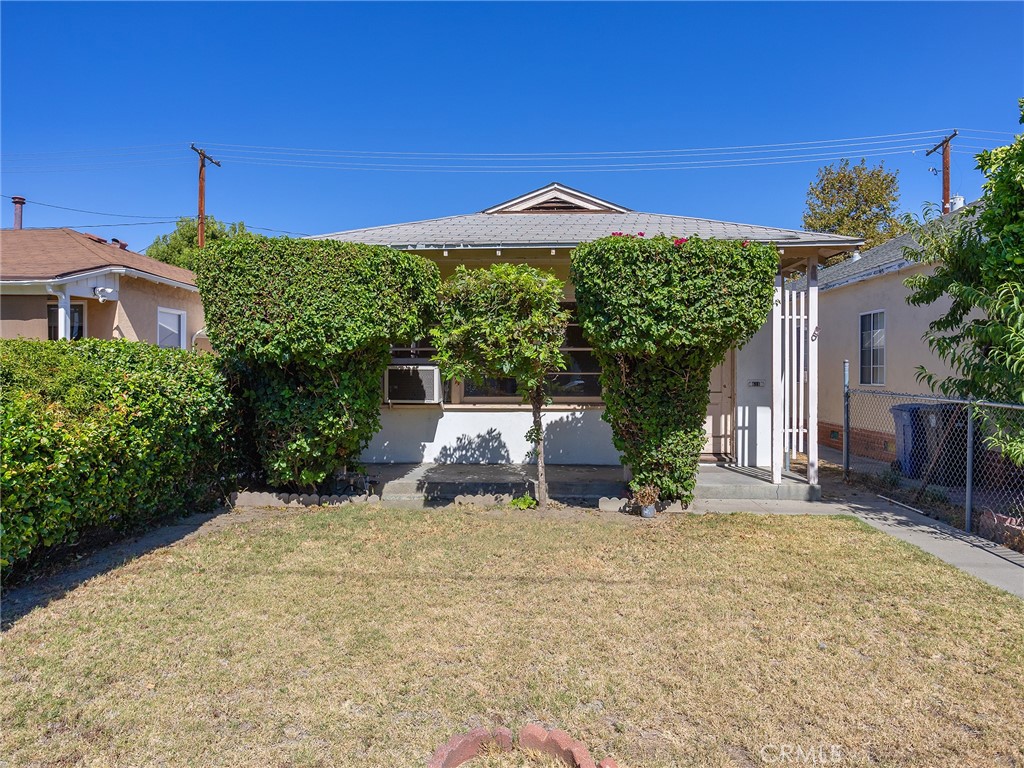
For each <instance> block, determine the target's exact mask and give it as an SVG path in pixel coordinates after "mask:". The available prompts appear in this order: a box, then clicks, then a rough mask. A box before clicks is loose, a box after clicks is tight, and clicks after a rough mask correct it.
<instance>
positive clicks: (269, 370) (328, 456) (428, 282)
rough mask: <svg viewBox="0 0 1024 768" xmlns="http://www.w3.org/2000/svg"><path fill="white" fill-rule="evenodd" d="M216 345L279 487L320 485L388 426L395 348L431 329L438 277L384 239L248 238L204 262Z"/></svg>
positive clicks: (200, 264) (202, 275) (219, 248)
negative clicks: (386, 382)
mask: <svg viewBox="0 0 1024 768" xmlns="http://www.w3.org/2000/svg"><path fill="white" fill-rule="evenodd" d="M196 272H197V276H198V285H199V290H200V293H201V295H202V297H203V307H204V309H205V312H206V323H207V330H208V333H209V336H210V341H211V343H212V344H213V347H214V349H216V350H217V351H218V352H219V353H220V354H221V355H222V356H223V357H224V359H225V364H226V365H227V366H228V367H229V369H230V370H231V371H232V372H233V374H234V375H235V376H236V377H237V380H238V382H239V384H240V387H241V389H242V391H243V395H244V399H245V401H246V402H247V403H248V405H249V406H250V408H251V409H252V413H253V415H254V427H255V429H254V432H255V442H256V448H257V451H258V453H259V456H260V459H261V462H262V465H263V469H264V470H265V472H266V476H267V480H268V482H269V483H271V484H272V485H276V486H295V487H310V486H313V485H315V484H317V483H319V482H321V481H323V480H324V479H325V478H327V477H328V475H330V474H331V473H332V472H334V471H335V470H336V469H337V468H338V467H340V466H342V465H344V464H346V463H350V462H353V461H355V460H356V459H357V457H358V455H359V453H360V452H361V451H362V450H363V448H365V447H366V445H367V443H369V441H370V439H371V438H372V437H373V435H374V434H375V433H376V432H377V430H378V429H380V403H381V377H382V376H383V374H384V370H385V368H386V367H387V364H388V362H389V360H390V348H391V346H392V344H394V343H396V342H399V341H407V340H412V339H415V338H416V337H417V336H419V335H421V334H422V333H423V328H424V327H425V321H426V320H428V319H429V316H430V312H431V310H432V307H433V303H434V298H435V294H436V291H437V285H438V282H439V274H438V270H437V266H436V265H435V264H433V263H432V262H430V261H428V260H426V259H424V258H422V257H421V256H417V255H416V254H412V253H403V252H400V251H395V250H392V249H390V248H385V247H383V246H370V245H361V244H356V243H341V242H337V241H334V240H292V239H289V238H266V237H259V236H255V235H243V236H239V237H236V238H232V239H231V240H222V241H219V242H217V243H214V244H213V245H212V246H210V247H207V248H205V249H204V250H203V251H202V252H201V253H200V254H199V255H198V256H197V257H196Z"/></svg>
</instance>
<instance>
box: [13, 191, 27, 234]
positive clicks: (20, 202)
mask: <svg viewBox="0 0 1024 768" xmlns="http://www.w3.org/2000/svg"><path fill="white" fill-rule="evenodd" d="M11 202H12V203H14V228H15V229H21V210H22V208H24V207H25V198H24V197H22V196H21V195H15V196H14V197H12V198H11Z"/></svg>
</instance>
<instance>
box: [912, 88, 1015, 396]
mask: <svg viewBox="0 0 1024 768" xmlns="http://www.w3.org/2000/svg"><path fill="white" fill-rule="evenodd" d="M1020 109H1021V122H1022V123H1024V99H1022V100H1021V102H1020ZM977 159H978V168H979V170H981V172H982V173H984V174H985V177H986V182H985V184H984V186H983V190H984V192H983V194H982V197H981V200H979V201H978V204H977V205H973V206H968V207H967V208H965V209H962V210H961V211H958V212H957V213H956V214H954V215H953V216H951V217H946V218H943V219H939V218H938V214H937V211H935V210H934V209H932V210H929V211H926V213H925V217H924V220H923V221H915V220H914V219H912V218H910V217H908V219H907V225H908V226H912V227H914V238H915V240H916V245H915V246H910V247H907V248H905V249H904V253H905V255H906V256H907V257H908V258H911V259H914V260H916V261H920V262H923V263H926V264H931V265H933V267H934V269H933V270H932V272H931V273H930V274H926V275H916V276H914V277H911V278H908V279H907V285H908V286H909V287H910V288H912V289H913V293H912V294H911V295H910V297H909V298H908V301H909V302H910V303H911V304H914V305H918V306H922V305H927V304H931V303H933V302H935V301H937V300H939V299H940V298H942V297H948V298H949V299H950V300H951V304H950V307H949V309H948V310H947V311H946V312H945V313H944V314H943V315H942V316H941V317H939V318H938V319H937V320H935V321H933V322H932V323H931V324H930V326H929V330H928V333H927V335H926V337H925V338H926V339H927V341H928V345H929V346H930V347H931V348H932V350H934V351H935V352H936V353H937V354H938V355H939V356H940V357H941V358H942V359H944V360H945V361H946V362H947V363H949V364H950V366H951V367H952V368H953V370H954V371H955V372H956V374H955V375H954V376H951V377H948V378H945V379H939V378H937V377H936V376H934V375H933V374H930V373H928V372H927V371H926V370H924V369H921V370H920V372H919V373H920V377H921V378H922V379H924V380H926V381H928V382H929V383H931V384H932V386H933V387H935V388H937V389H938V390H940V391H941V392H944V393H946V394H949V395H959V396H964V397H975V398H987V399H992V400H1003V401H1010V402H1024V305H1022V302H1024V134H1020V135H1018V136H1017V137H1016V140H1015V141H1014V142H1013V143H1012V144H1010V145H1009V146H1005V147H1000V148H998V149H994V150H990V151H985V152H982V153H980V154H979V155H978V156H977Z"/></svg>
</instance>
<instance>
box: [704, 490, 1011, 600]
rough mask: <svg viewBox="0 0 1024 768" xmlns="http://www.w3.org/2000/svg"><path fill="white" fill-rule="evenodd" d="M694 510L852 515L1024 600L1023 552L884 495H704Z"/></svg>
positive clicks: (706, 511) (707, 511) (709, 512)
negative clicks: (783, 497)
mask: <svg viewBox="0 0 1024 768" xmlns="http://www.w3.org/2000/svg"><path fill="white" fill-rule="evenodd" d="M690 511H691V512H697V513H704V514H713V513H728V512H739V511H744V512H753V513H755V514H775V515H852V516H853V517H856V518H857V519H858V520H863V521H864V522H865V523H867V524H868V525H870V526H871V527H872V528H877V529H878V530H879V531H882V532H883V533H887V534H889V535H890V536H895V537H896V538H897V539H900V540H901V541H905V542H907V543H908V544H913V545H914V546H915V547H919V548H920V549H923V550H924V551H925V552H927V553H929V554H931V555H934V556H935V557H937V558H939V559H940V560H943V561H945V562H947V563H949V564H950V565H952V566H954V567H955V568H959V569H960V570H961V571H964V572H965V573H969V574H971V575H972V576H976V577H977V578H979V579H981V580H982V581H985V582H988V583H989V584H991V585H992V586H994V587H999V588H1000V589H1005V590H1006V591H1007V592H1009V593H1011V594H1013V595H1016V596H1017V597H1019V598H1021V599H1022V600H1024V555H1022V554H1020V553H1018V552H1014V551H1013V550H1012V549H1008V548H1007V547H1003V546H1000V545H999V544H996V543H994V542H991V541H989V540H988V539H983V538H981V537H980V536H975V535H973V534H969V533H964V532H963V531H960V530H957V529H956V528H953V527H951V526H948V525H946V524H945V523H940V522H939V521H938V520H933V519H932V518H930V517H925V516H924V515H920V514H918V513H917V512H912V511H911V510H909V509H904V508H903V507H900V506H898V505H896V504H890V503H889V502H887V501H885V500H883V499H878V498H867V497H864V496H862V497H860V498H858V499H856V500H852V501H849V500H847V501H830V502H820V501H819V502H808V501H749V500H748V501H742V502H736V501H719V500H717V499H704V500H697V501H694V503H693V504H692V505H691V507H690Z"/></svg>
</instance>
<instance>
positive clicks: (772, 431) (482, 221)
mask: <svg viewBox="0 0 1024 768" xmlns="http://www.w3.org/2000/svg"><path fill="white" fill-rule="evenodd" d="M615 232H624V233H628V234H634V235H635V234H637V233H643V234H644V235H646V236H654V235H657V234H665V235H670V236H676V237H683V236H686V237H689V236H700V237H704V238H719V239H734V240H741V241H742V240H751V241H759V242H770V243H774V244H775V245H776V246H777V247H778V249H779V271H778V275H777V277H776V281H775V295H776V301H775V307H774V311H773V313H772V315H771V316H770V317H769V319H768V321H767V322H766V323H765V325H764V327H763V328H761V330H759V331H758V333H757V334H756V335H755V336H754V337H753V338H752V339H751V340H750V342H749V343H747V344H746V345H745V346H744V347H743V348H742V349H736V350H733V351H732V352H731V353H730V354H729V355H728V356H727V358H726V360H725V362H724V363H723V364H722V365H721V366H720V367H719V368H718V369H717V370H716V371H715V372H714V375H713V376H712V382H711V404H710V406H709V409H708V414H707V420H706V424H707V444H706V448H705V452H706V454H709V455H710V456H714V457H715V458H716V459H718V460H720V461H725V462H728V463H732V464H735V465H739V466H744V467H761V468H764V469H766V470H770V475H767V476H768V477H769V479H770V481H771V482H773V483H775V484H780V483H781V482H782V471H783V464H784V456H785V454H786V452H787V447H791V448H793V449H797V450H801V451H804V452H806V453H808V456H809V462H808V481H809V482H810V483H811V484H815V483H816V482H817V455H816V454H817V444H816V441H814V440H809V439H808V438H809V436H810V433H811V430H809V429H808V425H812V424H817V422H818V414H817V381H816V373H817V362H816V361H817V358H816V356H817V351H818V346H819V345H818V343H817V337H816V336H814V335H811V336H809V337H808V341H807V342H806V343H802V342H801V343H796V344H794V343H793V342H792V340H796V339H804V338H805V334H804V333H803V332H802V329H806V328H807V327H811V328H813V327H815V326H816V325H817V322H818V321H817V313H818V303H817V293H818V289H817V282H816V275H817V268H818V264H819V263H820V262H822V261H824V260H826V259H828V258H830V257H832V256H834V255H836V254H839V253H844V252H848V251H852V250H853V249H854V248H856V247H857V246H859V245H860V244H861V241H860V240H858V239H856V238H849V237H843V236H839V235H830V234H821V233H815V232H803V231H799V230H789V229H781V228H777V227H765V226H757V225H751V224H736V223H732V222H722V221H713V220H710V219H699V218H693V217H688V216H675V215H666V214H655V213H642V212H639V211H633V210H630V209H629V208H626V207H625V206H622V205H619V204H617V203H612V202H610V201H608V200H602V199H600V198H597V197H595V196H593V195H590V194H587V193H585V192H581V191H580V190H576V189H572V188H570V187H567V186H565V185H562V184H557V183H555V184H549V185H548V186H546V187H542V188H541V189H537V190H533V191H531V192H527V193H526V194H523V195H520V196H519V197H516V198H514V199H512V200H508V201H506V202H503V203H499V204H497V205H494V206H491V207H489V208H486V209H485V210H482V211H479V212H477V213H469V214H462V215H456V216H449V217H445V218H440V219H431V220H428V221H417V222H409V223H404V224H393V225H388V226H380V227H370V228H367V229H357V230H349V231H343V232H335V233H331V234H326V235H321V236H319V238H321V239H334V240H342V241H350V242H360V243H368V244H375V245H387V246H390V247H392V248H396V249H399V250H408V251H412V252H415V253H418V254H420V255H422V256H424V257H426V258H428V259H431V260H433V261H434V262H436V263H437V264H438V266H439V267H440V271H441V275H442V277H447V276H448V275H450V274H452V272H453V271H454V270H455V268H456V267H457V266H458V265H466V266H468V267H485V266H488V265H490V264H492V263H495V262H510V263H528V264H531V265H533V266H536V267H539V268H542V269H545V270H548V271H551V272H554V273H555V275H557V276H558V277H559V278H560V279H561V280H563V281H565V282H566V292H565V304H566V307H567V308H568V309H570V310H575V293H574V289H573V286H572V285H571V284H569V283H568V278H569V263H570V255H571V253H572V250H573V248H574V247H575V246H576V245H578V244H579V243H581V242H588V241H592V240H596V239H598V238H601V237H606V236H608V235H611V234H613V233H615ZM793 273H801V274H805V273H806V274H808V275H809V276H810V278H811V280H810V284H809V285H808V286H807V287H806V288H805V289H804V290H802V291H800V292H796V291H793V290H791V288H790V287H787V285H788V283H787V280H786V277H787V276H788V275H790V274H793ZM623 279H629V276H628V275H623ZM564 351H565V353H566V355H567V357H568V359H569V362H570V366H569V369H568V370H567V371H566V372H565V373H563V374H558V375H557V376H554V377H552V382H551V385H552V392H553V402H552V404H551V405H550V406H547V407H546V408H545V412H544V417H543V418H544V425H545V453H546V455H547V457H548V461H549V462H551V463H552V464H594V465H616V464H618V463H619V455H618V452H617V451H616V449H615V447H614V445H613V443H612V435H611V430H610V428H609V426H608V424H607V423H605V422H604V421H603V420H602V419H601V415H602V412H603V410H604V405H603V403H602V401H601V387H600V382H599V380H598V374H599V369H598V366H597V362H596V360H595V358H594V355H593V351H592V349H591V348H590V346H589V344H588V343H587V341H586V339H585V338H584V337H583V335H582V333H581V332H580V328H579V325H578V324H577V323H575V322H571V323H570V325H569V328H568V333H567V339H566V346H565V347H564ZM432 352H433V350H432V349H430V347H429V345H421V346H413V347H409V348H402V349H395V350H393V356H394V357H393V361H392V362H393V364H394V368H393V369H391V370H389V373H388V379H387V380H386V382H385V404H384V406H383V409H382V413H381V425H382V428H381V430H380V432H379V433H378V434H377V435H376V436H375V437H374V439H373V441H372V442H371V443H370V445H369V447H368V448H367V450H366V451H365V452H364V454H363V456H362V460H363V461H365V462H368V463H373V464H390V463H396V464H405V463H410V464H418V463H421V462H427V463H433V462H436V463H513V464H518V463H523V462H525V461H528V460H529V451H530V448H531V446H530V444H529V441H528V440H527V438H526V433H527V431H528V429H529V427H530V424H531V414H530V408H529V406H526V405H524V404H523V402H522V397H521V396H519V395H518V394H516V392H515V382H513V381H494V382H490V383H488V384H487V385H486V386H483V387H477V386H473V385H471V384H469V383H461V382H454V383H453V385H451V386H450V387H449V386H443V385H442V384H441V380H442V378H443V377H440V376H439V375H438V372H437V371H436V365H435V364H434V363H433V362H432V360H431V354H432ZM766 474H767V473H766Z"/></svg>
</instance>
